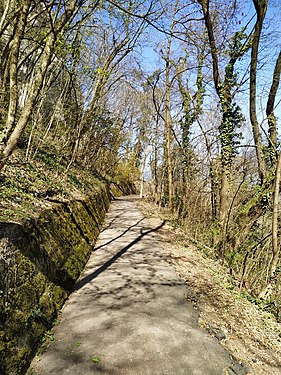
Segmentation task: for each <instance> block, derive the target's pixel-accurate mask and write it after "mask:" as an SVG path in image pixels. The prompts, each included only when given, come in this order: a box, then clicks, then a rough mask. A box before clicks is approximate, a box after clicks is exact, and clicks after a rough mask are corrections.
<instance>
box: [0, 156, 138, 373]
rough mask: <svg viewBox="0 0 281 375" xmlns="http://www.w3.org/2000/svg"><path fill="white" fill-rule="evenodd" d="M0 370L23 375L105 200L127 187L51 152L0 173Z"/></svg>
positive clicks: (75, 272)
mask: <svg viewBox="0 0 281 375" xmlns="http://www.w3.org/2000/svg"><path fill="white" fill-rule="evenodd" d="M0 179H1V194H0V205H1V214H0V215H1V217H0V271H1V277H0V373H1V374H2V375H6V374H9V375H13V374H23V373H24V372H25V370H26V369H27V367H28V365H29V363H30V360H31V358H32V356H33V355H34V354H35V352H36V350H37V349H38V347H39V345H40V344H41V343H42V342H43V341H44V340H46V339H51V337H50V335H51V334H50V332H49V330H50V328H51V327H52V326H53V324H54V323H55V321H56V319H57V316H58V312H59V311H60V309H61V308H62V306H63V304H64V302H65V301H66V299H67V298H68V296H69V294H70V293H71V291H72V290H73V287H74V285H75V281H76V280H77V278H78V277H79V275H80V273H81V271H82V270H83V268H84V266H85V264H86V262H87V260H88V259H89V256H90V254H91V250H92V249H93V245H94V243H95V240H96V239H97V236H98V234H99V232H100V229H101V226H102V223H103V219H104V216H105V213H106V211H107V208H108V206H109V203H110V200H111V199H112V198H114V196H116V195H122V194H128V193H131V192H132V191H133V185H132V184H130V183H129V182H124V181H122V182H121V183H120V181H121V178H120V181H119V183H116V182H115V181H110V180H105V179H104V178H101V177H100V176H96V175H93V173H92V172H89V171H82V170H81V169H80V168H79V166H76V167H72V168H71V169H69V170H67V171H66V170H65V166H63V165H62V164H61V163H55V162H54V161H53V160H52V161H51V162H50V157H49V156H46V155H44V158H42V159H41V160H39V161H38V160H37V161H36V162H32V163H31V162H29V163H22V162H21V160H20V155H17V156H15V157H14V158H13V160H12V161H11V163H10V164H9V165H8V166H7V167H6V168H5V170H4V171H3V172H2V173H1V175H0Z"/></svg>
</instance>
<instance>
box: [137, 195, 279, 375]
mask: <svg viewBox="0 0 281 375" xmlns="http://www.w3.org/2000/svg"><path fill="white" fill-rule="evenodd" d="M139 205H140V208H141V209H142V211H143V212H144V213H145V215H146V216H147V219H148V220H149V222H150V223H151V224H153V225H156V224H157V223H158V222H159V223H160V222H161V220H162V219H163V214H162V213H161V212H159V211H158V210H157V207H156V206H155V205H153V204H151V203H148V202H144V201H142V202H140V204H139ZM159 234H160V236H161V237H162V240H163V247H164V248H165V250H166V252H167V254H168V255H169V256H170V258H171V262H172V263H173V265H174V266H175V268H176V271H177V272H178V274H179V275H180V276H181V278H183V279H184V280H185V282H186V285H187V299H189V300H190V301H192V303H193V304H194V305H195V307H196V308H197V309H199V312H200V318H199V325H200V326H201V327H202V328H203V329H206V330H207V331H208V332H209V333H210V335H213V336H215V337H217V338H218V340H220V341H221V344H222V345H223V346H224V347H225V348H226V349H227V350H228V351H229V352H230V353H231V354H232V356H233V357H235V358H236V359H237V360H239V361H241V362H243V363H246V364H247V365H248V366H249V368H251V373H250V374H251V375H269V374H270V375H280V374H281V324H280V323H277V322H276V320H275V319H274V317H273V316H272V315H271V314H269V313H267V312H264V311H261V310H260V309H258V308H257V306H255V305H254V304H252V303H251V302H249V301H248V300H247V299H246V298H245V297H243V296H242V295H241V294H240V293H239V292H238V290H236V288H235V287H234V286H233V284H232V283H231V278H230V275H229V274H228V273H227V270H226V269H225V268H223V267H222V266H221V265H220V264H219V263H218V262H217V261H214V260H212V259H210V258H206V256H204V254H203V252H202V251H200V250H199V249H198V248H196V246H194V245H193V244H191V243H190V241H188V239H187V238H185V236H184V233H183V232H182V231H181V230H180V229H176V230H174V229H173V228H172V226H171V225H169V224H167V225H165V227H163V228H162V229H161V230H160V231H159Z"/></svg>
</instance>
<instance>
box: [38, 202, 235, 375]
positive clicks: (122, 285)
mask: <svg viewBox="0 0 281 375" xmlns="http://www.w3.org/2000/svg"><path fill="white" fill-rule="evenodd" d="M163 224H164V223H163ZM163 224H162V225H163ZM158 229H159V227H158V228H149V227H148V226H147V223H146V221H145V219H144V217H143V215H142V213H141V212H140V211H139V210H138V209H137V207H136V203H135V198H134V197H129V198H122V199H118V200H116V201H114V202H113V203H112V205H111V209H110V212H109V213H108V215H107V220H106V223H105V229H104V231H103V232H102V233H101V234H100V237H99V240H98V242H97V244H96V247H95V249H94V250H93V254H92V257H91V258H90V260H89V262H88V264H87V266H86V269H85V272H84V274H83V275H82V276H81V278H80V280H79V282H78V284H77V287H76V291H75V292H74V293H73V294H72V295H71V296H70V298H69V300H68V301H67V303H66V305H65V307H64V308H63V311H62V316H61V323H60V324H59V325H58V326H56V327H55V329H54V336H55V341H53V342H52V343H51V345H50V347H49V348H48V350H47V351H46V352H45V353H44V354H43V355H41V356H40V358H36V359H35V360H34V361H33V363H32V365H31V368H33V371H32V373H33V374H55V375H64V374H70V375H88V374H91V375H92V374H106V375H111V374H114V375H115V374H116V375H127V374H130V375H148V374H151V375H180V374H185V375H220V374H236V373H237V374H238V373H239V374H240V372H236V371H235V366H236V367H237V364H235V363H234V361H232V359H231V358H230V356H229V354H228V353H227V352H226V351H225V350H224V349H223V348H222V347H221V346H220V344H219V342H218V341H217V340H216V339H214V338H212V337H210V336H208V334H207V333H206V332H205V331H203V330H201V329H199V328H197V318H198V313H197V311H196V310H195V309H194V307H193V306H192V305H190V304H189V303H188V302H187V301H186V298H185V295H186V287H185V285H184V283H183V282H182V281H181V280H180V279H179V277H178V276H177V274H176V273H175V271H174V269H173V267H172V266H171V265H170V264H169V263H168V261H167V259H165V256H164V255H163V254H164V249H163V247H162V246H163V243H161V244H160V242H159V241H158V238H157V230H158ZM233 365H234V367H232V368H233V370H234V371H232V370H231V369H230V367H231V366H233ZM238 367H239V366H238ZM226 368H228V372H226V370H225V369H226ZM241 373H242V372H241Z"/></svg>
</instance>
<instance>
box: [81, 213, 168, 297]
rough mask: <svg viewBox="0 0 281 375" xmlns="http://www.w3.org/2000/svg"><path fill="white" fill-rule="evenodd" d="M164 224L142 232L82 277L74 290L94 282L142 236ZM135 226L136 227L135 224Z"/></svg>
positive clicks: (155, 230) (163, 223)
mask: <svg viewBox="0 0 281 375" xmlns="http://www.w3.org/2000/svg"><path fill="white" fill-rule="evenodd" d="M141 220H143V219H141ZM141 220H140V221H141ZM165 223H166V220H164V221H163V222H162V223H161V224H160V225H159V226H158V227H156V228H154V229H149V230H147V231H145V232H142V233H141V234H140V235H139V236H138V237H137V238H136V239H135V240H134V241H132V242H130V243H129V244H128V245H127V246H125V247H124V248H123V249H121V250H120V251H118V253H116V254H115V255H114V256H113V257H111V258H110V259H109V260H108V261H107V262H105V263H104V264H103V265H102V266H101V267H99V268H98V269H97V270H96V271H94V272H93V273H91V274H90V275H88V276H86V277H84V278H83V279H81V280H80V281H78V283H77V284H76V286H75V288H74V290H79V289H81V288H82V287H83V286H84V285H86V284H88V283H89V282H90V281H92V280H94V279H95V278H96V277H97V276H99V275H100V274H101V273H102V272H104V271H106V270H107V269H108V268H109V267H110V266H111V265H112V264H113V263H114V262H115V261H116V260H117V259H118V258H120V257H121V256H122V255H124V254H125V253H126V252H127V251H128V250H129V249H130V248H131V247H132V246H134V245H135V244H136V243H138V242H139V241H140V240H141V239H142V238H143V237H144V236H146V235H148V234H149V233H152V232H157V231H158V230H159V229H161V228H162V227H163V226H164V225H165ZM135 225H137V224H135ZM135 225H133V226H135ZM127 231H128V230H127ZM122 235H123V234H122ZM119 237H121V236H118V237H117V238H119ZM115 239H116V238H115ZM115 239H114V240H115ZM114 240H112V241H114ZM112 241H110V242H112Z"/></svg>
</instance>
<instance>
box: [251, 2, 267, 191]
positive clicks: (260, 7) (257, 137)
mask: <svg viewBox="0 0 281 375" xmlns="http://www.w3.org/2000/svg"><path fill="white" fill-rule="evenodd" d="M253 3H254V5H255V8H256V12H257V20H256V24H255V32H254V35H253V42H252V51H251V67H250V119H251V124H252V128H253V135H254V141H255V146H256V155H257V162H258V169H259V176H260V180H261V184H262V183H263V182H264V180H265V177H266V165H265V158H264V154H263V148H262V141H261V134H260V130H259V123H258V119H257V110H256V90H257V64H258V49H259V41H260V35H261V30H262V26H263V21H264V17H265V14H266V10H267V0H253Z"/></svg>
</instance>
